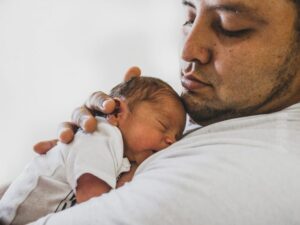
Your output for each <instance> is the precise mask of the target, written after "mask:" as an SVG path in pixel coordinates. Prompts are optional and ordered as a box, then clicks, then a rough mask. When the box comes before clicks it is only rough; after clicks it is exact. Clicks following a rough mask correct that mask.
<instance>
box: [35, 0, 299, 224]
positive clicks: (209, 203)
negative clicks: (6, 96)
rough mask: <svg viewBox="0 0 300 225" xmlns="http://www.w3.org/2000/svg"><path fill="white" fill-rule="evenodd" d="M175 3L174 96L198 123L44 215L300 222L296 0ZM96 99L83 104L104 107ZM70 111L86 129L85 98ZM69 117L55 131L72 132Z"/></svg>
mask: <svg viewBox="0 0 300 225" xmlns="http://www.w3.org/2000/svg"><path fill="white" fill-rule="evenodd" d="M183 4H184V6H185V10H186V22H185V23H184V25H183V36H184V42H183V43H184V44H183V50H182V71H181V82H182V86H183V93H182V99H183V101H184V104H185V106H186V109H187V112H188V114H189V115H190V117H191V118H192V120H193V121H195V122H196V123H198V124H200V125H202V126H204V127H203V128H201V129H198V130H196V131H194V132H192V133H189V134H188V135H186V136H185V137H184V138H183V139H182V140H180V141H179V142H177V143H176V144H174V145H172V146H171V147H169V149H168V150H166V151H163V152H161V153H158V154H156V155H154V156H153V157H151V158H149V159H148V160H146V161H145V162H144V163H143V164H142V165H141V166H140V167H139V169H138V170H137V172H136V174H135V177H134V179H133V181H132V182H130V183H128V184H127V185H125V186H124V187H123V188H120V189H118V190H116V191H112V192H110V193H109V194H107V195H105V196H103V197H100V198H95V199H93V200H91V201H89V202H87V203H86V204H82V205H80V206H77V207H74V208H71V209H70V210H66V211H65V212H62V213H58V214H55V215H53V216H50V217H49V218H47V219H46V220H43V222H45V224H144V225H148V224H149V225H150V224H151V225H152V224H178V225H179V224H180V225H182V224H206V225H217V224H222V225H224V224H225V225H227V224H228V225H233V224H243V225H248V224H249V225H250V224H251V225H252V224H255V225H260V224H273V225H276V224H285V225H287V224H300V214H299V210H300V192H299V190H300V181H299V176H300V158H299V153H300V140H299V138H298V137H299V135H300V103H299V102H300V44H299V43H300V42H299V39H300V29H299V28H300V25H299V23H300V22H299V16H300V15H299V12H300V1H298V0H294V1H293V0H264V1H260V0H188V1H183ZM135 74H136V73H132V75H135ZM99 99H102V101H99ZM103 99H105V97H103V95H102V94H99V93H96V94H94V95H92V97H91V98H90V100H89V102H88V104H87V106H88V107H89V108H92V109H98V110H99V109H100V111H103V112H105V113H107V112H110V111H112V110H113V109H114V103H113V102H112V101H111V100H107V101H105V102H104V103H105V104H103V105H104V107H103V106H98V105H99V104H98V102H103ZM74 121H75V122H76V123H77V124H78V125H81V126H82V127H83V128H84V129H86V130H87V131H92V130H93V129H94V118H93V117H91V116H90V113H89V112H88V111H87V109H86V108H81V109H80V110H77V111H76V112H75V116H74ZM71 127H73V125H71V124H65V126H64V132H62V136H61V139H63V140H65V141H69V140H70V139H72V138H73V133H72V131H71V129H70V128H71ZM53 144H55V142H54V141H52V142H44V143H40V144H39V145H37V146H36V150H37V151H38V152H45V151H46V150H47V149H49V148H50V147H51V145H53Z"/></svg>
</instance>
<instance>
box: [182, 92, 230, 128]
mask: <svg viewBox="0 0 300 225" xmlns="http://www.w3.org/2000/svg"><path fill="white" fill-rule="evenodd" d="M181 97H182V100H183V104H184V106H185V109H186V111H187V113H188V114H189V116H190V117H191V118H192V119H193V121H195V122H196V123H198V124H200V125H202V126H205V125H209V124H211V123H215V122H219V121H222V120H225V119H228V118H232V117H234V116H233V114H234V113H233V111H234V110H232V109H226V108H219V107H216V106H215V105H217V104H215V105H213V104H212V102H209V101H208V100H205V99H201V98H198V97H197V98H196V97H195V96H192V95H190V94H188V93H183V94H182V95H181ZM220 105H221V103H220V104H218V106H220Z"/></svg>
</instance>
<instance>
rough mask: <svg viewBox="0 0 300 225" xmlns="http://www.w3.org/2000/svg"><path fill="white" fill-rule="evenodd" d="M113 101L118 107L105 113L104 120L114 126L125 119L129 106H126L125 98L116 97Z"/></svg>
mask: <svg viewBox="0 0 300 225" xmlns="http://www.w3.org/2000/svg"><path fill="white" fill-rule="evenodd" d="M115 101H116V102H117V107H118V108H117V110H116V112H114V113H112V114H109V115H107V116H106V120H107V121H108V122H109V123H110V124H112V125H114V126H118V125H119V122H120V121H121V120H124V119H126V117H127V115H128V113H129V108H128V105H127V103H126V101H125V100H123V99H119V98H116V99H115Z"/></svg>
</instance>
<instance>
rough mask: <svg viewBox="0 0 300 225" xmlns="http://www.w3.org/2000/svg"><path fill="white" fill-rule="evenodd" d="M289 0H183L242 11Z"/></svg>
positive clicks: (193, 3) (183, 0)
mask: <svg viewBox="0 0 300 225" xmlns="http://www.w3.org/2000/svg"><path fill="white" fill-rule="evenodd" d="M286 1H287V0H263V1H261V0H182V2H183V3H184V4H185V3H191V5H194V6H197V5H201V6H204V7H208V8H217V7H220V6H222V7H224V8H228V9H229V10H231V9H237V10H240V11H255V10H257V9H259V8H265V7H267V6H270V5H273V4H278V3H279V2H286Z"/></svg>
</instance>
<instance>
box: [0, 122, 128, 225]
mask: <svg viewBox="0 0 300 225" xmlns="http://www.w3.org/2000/svg"><path fill="white" fill-rule="evenodd" d="M99 120H101V121H100V123H98V130H97V131H96V132H94V133H93V134H86V133H84V132H82V131H79V132H78V133H77V134H76V138H75V140H74V142H73V143H71V144H70V145H64V144H61V143H60V144H58V145H57V146H56V147H55V148H54V149H53V150H51V151H50V152H49V153H47V154H46V155H40V156H37V157H36V158H35V159H34V160H33V161H32V162H31V163H30V164H29V165H28V166H27V168H26V169H25V170H24V171H23V173H22V174H21V175H20V176H19V177H18V178H17V179H16V180H15V181H14V182H13V183H12V184H11V185H10V187H9V189H8V190H7V191H6V193H5V194H4V196H3V198H2V199H1V200H0V220H2V221H3V222H4V224H10V223H11V224H15V225H17V224H25V223H28V222H31V221H34V220H36V219H38V218H40V217H42V216H45V215H47V214H49V213H52V212H58V211H61V210H62V209H65V208H68V207H70V206H72V205H74V204H75V202H76V199H75V196H74V193H75V188H76V186H77V179H78V178H79V177H80V176H81V175H83V174H85V173H91V174H93V175H94V176H96V177H98V178H100V179H102V180H103V181H105V182H106V183H107V184H108V185H110V186H111V187H112V188H115V187H116V181H117V177H118V176H119V175H120V173H122V172H125V171H129V169H130V163H129V161H128V159H127V158H123V141H122V135H121V132H120V131H119V129H118V128H116V127H114V126H111V125H110V124H108V123H107V122H106V121H105V120H103V119H100V118H99Z"/></svg>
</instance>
